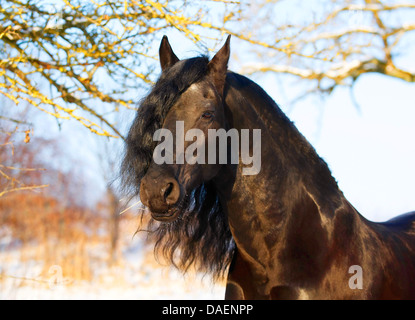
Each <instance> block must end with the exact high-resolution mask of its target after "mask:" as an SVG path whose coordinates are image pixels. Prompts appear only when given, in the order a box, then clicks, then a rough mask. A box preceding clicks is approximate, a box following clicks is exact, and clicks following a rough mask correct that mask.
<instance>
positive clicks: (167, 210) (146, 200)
mask: <svg viewBox="0 0 415 320" xmlns="http://www.w3.org/2000/svg"><path fill="white" fill-rule="evenodd" d="M140 198H141V202H142V203H143V204H144V205H145V206H146V207H148V208H149V209H150V212H151V216H152V217H153V218H154V219H155V220H158V221H163V222H170V221H173V220H175V219H176V218H177V217H178V216H179V214H180V208H179V207H178V204H179V203H180V198H181V191H180V185H179V183H178V182H177V180H176V179H175V178H174V177H172V176H171V175H170V174H168V173H166V172H163V171H161V172H158V171H155V170H149V171H148V172H147V174H146V175H145V176H144V178H143V179H142V180H141V186H140Z"/></svg>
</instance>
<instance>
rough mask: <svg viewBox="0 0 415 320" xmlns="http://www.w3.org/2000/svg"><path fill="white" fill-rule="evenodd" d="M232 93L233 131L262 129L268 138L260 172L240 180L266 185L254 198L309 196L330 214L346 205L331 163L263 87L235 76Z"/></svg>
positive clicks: (229, 90)
mask: <svg viewBox="0 0 415 320" xmlns="http://www.w3.org/2000/svg"><path fill="white" fill-rule="evenodd" d="M226 93H227V95H226V99H225V102H226V106H227V111H228V112H229V115H231V118H232V120H231V121H232V124H231V126H232V127H234V128H236V129H237V130H238V131H241V129H250V130H252V129H260V130H261V136H262V138H261V151H262V152H261V171H260V173H259V174H258V175H257V176H254V177H248V176H243V175H242V176H241V174H242V171H241V168H239V170H238V173H237V176H238V177H237V179H236V180H238V179H239V180H241V179H244V178H246V179H250V180H259V181H266V182H267V183H266V185H264V183H261V184H259V185H256V186H254V187H255V193H254V195H258V194H259V193H260V192H261V193H265V194H268V193H270V196H272V197H273V198H274V199H275V198H276V197H278V196H280V197H282V196H284V194H285V195H287V196H288V197H289V198H290V199H295V198H296V197H297V198H301V197H303V196H305V195H308V196H310V197H312V199H313V201H315V202H316V204H317V205H318V206H319V207H320V208H321V210H322V212H323V214H327V215H330V212H333V211H334V210H335V209H336V208H337V207H339V206H340V205H341V204H342V202H343V200H345V199H344V196H343V194H342V192H341V191H340V190H339V188H338V186H337V183H336V181H335V179H334V178H333V177H332V175H331V172H330V170H329V168H328V166H327V164H326V163H325V162H324V160H322V159H321V158H320V157H319V156H318V155H317V153H316V151H315V149H314V148H313V147H312V146H311V144H310V143H309V142H308V141H307V140H306V139H305V138H304V136H303V135H302V134H301V133H300V132H299V131H298V130H297V128H296V127H295V126H294V124H293V123H292V122H291V121H290V120H289V119H288V118H287V117H286V116H285V114H284V113H283V112H282V111H281V109H280V108H279V107H278V105H277V104H276V103H275V102H274V101H273V100H272V99H271V97H269V96H268V95H267V94H266V93H265V91H264V90H263V89H262V88H261V87H259V86H258V85H257V84H255V83H254V82H252V81H250V80H249V79H247V78H245V77H243V76H240V75H238V74H234V73H230V74H228V77H227V89H226ZM251 139H252V138H251ZM251 150H252V145H251ZM262 186H263V187H264V188H262ZM234 189H235V188H234ZM275 189H278V190H275ZM271 191H272V192H271ZM276 191H277V193H276Z"/></svg>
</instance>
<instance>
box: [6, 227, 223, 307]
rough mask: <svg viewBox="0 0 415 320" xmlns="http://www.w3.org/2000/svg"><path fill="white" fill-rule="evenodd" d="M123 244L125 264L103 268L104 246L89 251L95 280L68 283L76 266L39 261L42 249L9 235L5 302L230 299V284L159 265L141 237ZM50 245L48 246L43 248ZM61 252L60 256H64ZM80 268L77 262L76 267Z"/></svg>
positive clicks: (57, 253)
mask: <svg viewBox="0 0 415 320" xmlns="http://www.w3.org/2000/svg"><path fill="white" fill-rule="evenodd" d="M127 235H128V236H125V237H124V238H125V239H122V245H121V250H120V251H121V253H120V256H121V257H120V259H119V261H118V262H117V264H116V265H114V266H112V267H109V266H108V264H107V263H103V261H105V259H104V258H105V257H106V255H107V254H106V251H105V248H104V246H103V245H102V244H97V245H95V246H94V247H91V248H89V251H88V252H90V253H89V257H88V264H89V265H90V266H91V268H92V273H91V274H92V275H91V276H90V279H89V280H84V279H74V278H67V277H66V275H65V273H67V271H68V269H69V268H70V267H71V266H70V265H68V264H66V265H65V266H61V265H59V264H55V263H54V261H58V260H57V258H55V260H54V257H52V259H49V261H47V262H46V261H42V260H40V259H37V258H36V257H37V256H36V253H38V252H40V251H41V249H42V248H40V247H39V245H38V244H33V245H31V246H27V245H26V246H25V247H22V246H20V245H19V243H13V242H12V241H13V239H12V238H11V237H10V236H9V235H7V232H6V231H5V230H3V232H2V234H1V235H0V240H1V241H0V300H5V299H7V300H26V299H30V300H32V299H36V300H37V299H39V300H44V299H47V300H57V299H59V300H62V299H64V300H73V299H85V300H102V299H105V300H107V299H111V300H112V299H117V300H118V299H123V300H132V299H133V300H135V299H152V300H153V299H154V300H156V299H166V300H167V299H178V300H180V299H189V300H196V299H204V300H216V299H218V300H219V299H223V298H224V291H225V288H224V284H223V283H220V284H213V282H212V280H211V279H210V278H209V277H208V276H204V277H203V276H195V275H185V276H183V275H182V274H181V273H179V272H178V271H177V270H175V269H172V268H169V267H166V266H162V265H160V264H158V263H157V262H156V261H155V260H154V258H153V255H152V253H151V250H152V249H151V247H148V246H145V245H144V244H143V241H142V239H140V237H132V236H131V234H128V233H127ZM42 245H43V246H45V244H42ZM58 255H59V252H56V253H55V257H58ZM74 263H75V262H74Z"/></svg>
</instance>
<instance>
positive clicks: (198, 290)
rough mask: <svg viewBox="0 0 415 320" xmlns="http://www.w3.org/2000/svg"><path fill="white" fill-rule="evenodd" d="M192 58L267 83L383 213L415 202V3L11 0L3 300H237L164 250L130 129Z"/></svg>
mask: <svg viewBox="0 0 415 320" xmlns="http://www.w3.org/2000/svg"><path fill="white" fill-rule="evenodd" d="M165 34H166V35H168V36H169V40H170V43H171V45H172V47H173V50H174V51H175V53H176V55H177V56H178V57H179V58H181V59H184V58H190V57H193V56H196V55H200V54H207V55H209V56H210V57H212V55H213V53H214V52H215V51H216V50H217V49H218V48H220V46H221V45H222V44H223V41H224V39H225V37H226V36H227V35H228V34H231V35H232V42H231V49H232V56H231V62H230V69H232V70H233V71H236V72H238V73H241V74H244V75H246V76H248V77H250V78H251V79H252V80H254V81H255V82H257V83H258V84H260V85H261V86H262V87H263V88H264V89H265V90H266V91H267V92H268V93H269V94H270V95H271V96H272V97H273V98H274V100H275V101H276V102H277V103H278V104H279V106H280V107H281V109H282V110H283V111H284V112H285V113H286V114H287V115H288V116H289V118H290V119H291V120H292V121H294V123H295V124H296V126H297V127H298V129H299V130H300V131H301V132H302V133H303V134H304V135H305V136H306V138H307V139H308V140H309V141H310V142H311V143H312V144H313V146H314V147H315V148H316V150H317V152H318V153H319V155H320V156H321V157H323V158H324V159H325V160H326V162H327V163H328V165H329V167H330V168H331V170H332V173H333V176H334V177H335V178H336V179H337V181H338V183H339V186H340V188H341V189H342V191H343V192H344V193H345V195H346V197H347V198H348V200H349V201H350V202H351V203H352V204H353V205H354V206H355V207H356V208H357V210H358V211H359V212H360V213H361V214H362V215H363V216H365V217H366V218H367V219H370V220H373V221H384V220H387V219H389V218H391V217H393V216H395V215H398V214H401V213H404V212H408V211H413V210H415V187H414V181H415V169H414V163H415V125H414V123H415V99H414V96H415V84H414V82H415V3H414V2H413V1H409V0H389V1H387V0H385V1H380V0H379V1H377V0H365V1H364V0H362V1H358V0H336V1H332V0H319V1H314V0H310V1H297V0H285V1H284V0H271V1H269V0H257V1H231V0H207V1H198V0H192V1H186V0H171V1H167V0H165V1H151V0H132V1H121V0H107V1H90V0H77V1H73V0H44V1H42V0H36V1H32V0H0V299H222V298H223V295H224V283H222V282H219V283H213V282H212V280H211V279H210V278H209V277H208V276H204V275H198V274H192V273H190V274H187V275H186V276H183V275H182V274H181V273H180V272H179V271H177V270H175V269H173V268H171V267H169V266H167V265H165V264H164V263H163V261H156V260H155V258H154V256H153V246H152V244H151V243H147V242H146V235H145V232H136V231H137V230H138V228H139V225H140V221H141V219H148V218H147V215H145V214H144V215H143V216H142V215H141V213H143V210H144V209H143V208H142V207H141V206H140V205H139V204H138V203H137V202H138V199H133V200H132V201H131V202H128V201H127V200H126V199H125V196H123V195H122V194H121V193H120V192H119V189H120V188H119V187H120V186H119V185H118V180H117V173H118V168H119V163H120V160H121V158H122V152H123V139H124V137H125V136H126V134H127V132H128V128H129V125H130V124H131V121H132V120H133V117H134V114H135V111H136V108H137V105H138V103H139V101H140V99H142V98H143V97H144V96H145V94H146V93H147V92H148V90H149V89H150V88H151V85H152V83H154V81H156V80H157V77H158V76H159V74H160V68H159V64H158V56H157V52H158V47H159V43H160V40H161V38H162V36H163V35H165Z"/></svg>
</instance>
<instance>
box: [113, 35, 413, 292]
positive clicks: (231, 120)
mask: <svg viewBox="0 0 415 320" xmlns="http://www.w3.org/2000/svg"><path fill="white" fill-rule="evenodd" d="M159 53H160V62H161V68H162V74H161V76H160V78H159V80H158V81H157V83H156V84H155V85H154V87H153V88H152V90H151V92H150V93H149V94H148V96H147V97H146V98H145V99H144V100H143V101H142V102H141V104H140V108H139V109H138V112H137V115H136V118H135V120H134V122H133V124H132V126H131V129H130V131H129V134H128V137H127V140H126V153H125V157H124V160H123V164H122V170H121V173H122V178H123V185H124V186H125V187H126V188H127V189H128V190H129V191H130V192H131V194H132V195H140V198H141V201H142V202H143V204H144V205H145V206H146V207H148V208H149V210H150V212H151V215H152V219H150V222H149V225H148V227H147V230H148V231H149V236H150V237H151V238H152V239H153V240H154V241H155V247H156V249H157V251H158V252H160V251H161V253H162V254H163V255H164V256H165V257H167V258H168V259H169V260H170V261H171V263H173V264H174V265H175V266H177V267H178V268H181V269H183V270H184V271H186V270H188V269H189V268H190V267H194V268H196V269H197V270H199V271H202V272H207V273H211V274H212V275H213V276H214V277H221V276H226V274H227V273H228V277H227V287H226V294H225V298H226V299H408V298H415V226H414V219H415V213H409V214H406V215H403V216H400V217H398V218H395V219H392V220H390V221H388V222H385V223H373V222H370V221H368V220H366V219H365V218H364V217H362V216H361V215H360V214H359V213H358V212H357V211H356V209H354V208H353V206H352V205H351V204H350V203H349V202H348V201H347V200H346V198H345V197H344V195H343V193H342V192H341V191H340V190H339V188H338V186H337V183H336V181H335V179H334V178H333V177H332V175H331V172H330V170H329V168H328V166H327V164H326V163H325V162H324V161H323V160H322V159H321V158H320V157H319V156H318V155H317V153H316V151H315V150H314V148H313V147H312V146H311V145H310V144H309V143H308V142H307V140H306V139H305V138H304V137H303V136H302V135H301V134H300V133H299V132H298V130H297V129H296V127H295V126H294V125H293V123H292V122H291V121H289V119H288V118H287V117H286V116H285V115H284V113H283V112H282V111H281V110H280V108H279V107H278V106H277V104H276V103H275V102H274V101H273V100H272V99H271V98H270V97H269V96H268V95H267V94H266V93H265V92H264V90H263V89H261V88H260V87H259V86H258V85H257V84H255V83H254V82H252V81H250V80H249V79H247V78H245V77H244V76H242V75H239V74H236V73H233V72H230V71H228V70H227V65H228V60H229V53H230V38H229V37H228V39H227V41H226V43H225V45H224V46H223V47H222V48H221V49H220V51H218V53H217V54H216V55H215V56H214V57H213V59H212V60H211V61H209V59H208V58H207V57H203V56H202V57H196V58H192V59H187V60H179V59H178V58H177V56H176V55H175V54H174V53H173V51H172V49H171V47H170V44H169V42H168V40H167V37H164V38H163V40H162V42H161V46H160V51H159ZM177 121H183V123H184V129H185V130H189V129H191V128H198V129H200V130H201V132H203V133H205V136H206V137H207V136H208V130H209V129H220V128H223V129H225V130H230V129H236V130H237V131H238V132H241V130H242V129H250V130H253V129H260V130H261V170H260V172H259V173H258V174H255V175H244V174H243V169H244V167H245V166H244V165H243V164H242V163H239V164H235V163H233V162H231V161H227V162H226V163H224V162H223V161H222V162H219V163H217V164H212V163H203V162H201V163H195V164H189V163H186V162H184V163H183V162H181V163H179V162H177V161H176V162H175V163H173V164H166V163H164V164H157V163H156V162H155V161H154V159H153V152H154V150H155V148H156V147H157V146H158V145H159V144H160V143H162V142H161V141H160V142H159V141H157V139H154V133H155V132H156V130H157V129H160V128H164V129H169V130H171V132H172V133H173V134H175V133H176V124H177ZM191 143H192V141H186V142H185V145H184V147H187V146H189V145H190V144H191ZM228 143H229V145H230V142H229V141H228ZM174 144H175V148H174V149H173V150H174V153H175V154H174V156H175V157H176V159H177V158H179V157H180V156H183V155H179V154H177V152H176V151H175V150H176V149H177V148H176V147H177V141H174ZM253 144H254V142H253V141H250V147H251V149H250V150H252V148H254V146H253ZM230 149H231V148H230V146H229V150H228V151H229V154H231V152H230V151H231V150H230ZM229 154H228V160H229V159H230V157H229ZM207 156H208V155H207V154H206V157H207ZM380 174H381V173H380ZM350 270H352V273H349V272H350ZM354 270H356V273H354ZM357 271H360V273H358V272H357ZM357 276H359V277H357ZM358 282H359V283H358Z"/></svg>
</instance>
